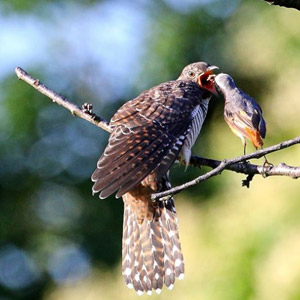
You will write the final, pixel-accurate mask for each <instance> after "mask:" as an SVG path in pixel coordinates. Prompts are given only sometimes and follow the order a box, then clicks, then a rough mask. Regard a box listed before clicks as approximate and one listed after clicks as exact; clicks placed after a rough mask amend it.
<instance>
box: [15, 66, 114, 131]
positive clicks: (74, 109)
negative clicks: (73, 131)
mask: <svg viewBox="0 0 300 300" xmlns="http://www.w3.org/2000/svg"><path fill="white" fill-rule="evenodd" d="M15 72H16V74H17V76H18V78H19V79H21V80H23V81H25V82H27V83H28V84H30V85H31V86H32V87H34V88H35V89H36V90H38V91H39V92H40V93H42V94H43V95H45V96H47V97H48V98H50V99H51V100H52V101H53V102H55V103H57V104H58V105H61V106H63V107H64V108H66V109H67V110H69V111H70V112H71V114H72V115H74V116H76V117H80V118H82V119H84V120H86V121H88V122H90V123H92V124H94V125H96V126H98V127H100V128H102V129H103V130H105V131H107V132H111V129H110V127H109V124H108V122H107V121H105V120H104V119H102V118H101V117H99V116H97V115H95V114H94V113H93V112H92V106H91V104H86V103H85V104H84V105H83V106H82V108H79V107H78V106H77V105H75V104H73V103H71V102H69V101H68V100H67V99H66V98H65V97H63V96H61V95H59V94H57V93H55V92H54V91H52V90H50V89H49V88H48V87H46V86H45V85H44V84H43V83H42V82H41V81H40V80H39V79H35V78H33V77H31V76H30V75H29V74H28V73H27V72H26V71H25V70H23V69H22V68H20V67H17V68H16V69H15Z"/></svg>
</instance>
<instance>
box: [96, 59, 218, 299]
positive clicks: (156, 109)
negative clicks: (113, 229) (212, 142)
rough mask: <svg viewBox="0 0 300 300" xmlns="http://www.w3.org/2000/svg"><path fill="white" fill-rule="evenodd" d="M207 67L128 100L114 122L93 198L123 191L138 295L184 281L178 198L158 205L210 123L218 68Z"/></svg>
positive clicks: (127, 271) (130, 276) (127, 246)
mask: <svg viewBox="0 0 300 300" xmlns="http://www.w3.org/2000/svg"><path fill="white" fill-rule="evenodd" d="M215 68H216V67H214V66H210V65H208V64H207V63H204V62H198V63H193V64H190V65H188V66H187V67H185V68H184V69H183V71H182V73H181V75H180V77H179V78H178V79H177V80H174V81H168V82H165V83H162V84H160V85H158V86H156V87H153V88H151V89H149V90H147V91H144V92H143V93H141V94H140V95H139V96H138V97H137V98H135V99H133V100H131V101H129V102H127V103H125V104H124V105H123V106H122V107H121V108H120V109H119V110H118V111H117V112H116V113H115V115H114V116H113V117H112V119H111V121H110V127H111V129H112V133H111V135H110V137H109V141H108V145H107V147H106V149H105V150H104V153H103V154H102V156H101V157H100V159H99V161H98V164H97V169H96V170H95V171H94V173H93V175H92V181H93V182H94V185H93V193H98V192H100V198H106V197H108V196H110V195H111V194H113V193H114V192H117V193H116V197H117V198H118V197H121V196H122V198H123V201H124V221H123V241H122V275H123V278H124V280H125V283H126V284H127V286H128V287H129V288H134V289H135V290H136V291H137V293H138V294H142V293H143V292H147V293H148V294H151V293H152V290H155V291H156V292H157V293H160V292H161V289H162V287H163V284H165V285H166V286H167V287H168V288H169V289H171V288H172V287H173V285H174V281H175V278H178V279H183V277H184V261H183V256H182V252H181V246H180V241H179V233H178V224H177V217H176V210H175V206H174V201H173V198H171V199H169V200H167V201H155V202H153V201H152V200H151V194H152V193H157V192H161V191H164V190H167V189H169V188H170V187H171V185H170V183H169V180H168V172H169V169H170V168H171V166H172V164H173V163H174V161H175V160H176V159H178V158H181V160H182V161H184V162H185V163H186V164H188V163H189V160H190V157H191V148H192V146H193V145H194V143H195V141H196V138H197V136H198V134H199V132H200V129H201V127H202V124H203V121H204V119H205V116H206V113H207V109H208V103H209V100H210V98H211V92H215V89H214V82H213V76H214V75H213V74H212V73H213V69H215Z"/></svg>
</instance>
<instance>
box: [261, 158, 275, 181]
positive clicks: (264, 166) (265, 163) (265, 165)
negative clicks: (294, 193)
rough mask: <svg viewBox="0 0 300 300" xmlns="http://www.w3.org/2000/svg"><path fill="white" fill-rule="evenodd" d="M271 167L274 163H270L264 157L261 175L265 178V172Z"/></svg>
mask: <svg viewBox="0 0 300 300" xmlns="http://www.w3.org/2000/svg"><path fill="white" fill-rule="evenodd" d="M273 167H274V165H273V164H272V163H270V162H269V161H268V160H267V158H266V157H265V162H264V163H263V166H262V171H261V175H262V177H264V178H266V177H267V176H268V174H267V172H268V171H270V170H271V169H272V168H273Z"/></svg>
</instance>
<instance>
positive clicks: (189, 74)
mask: <svg viewBox="0 0 300 300" xmlns="http://www.w3.org/2000/svg"><path fill="white" fill-rule="evenodd" d="M195 75H196V74H195V72H193V71H189V72H188V76H189V77H195Z"/></svg>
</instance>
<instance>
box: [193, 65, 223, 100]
mask: <svg viewBox="0 0 300 300" xmlns="http://www.w3.org/2000/svg"><path fill="white" fill-rule="evenodd" d="M215 69H219V68H218V67H217V66H209V67H208V68H207V69H206V71H205V72H203V73H201V74H200V76H199V77H198V84H199V85H200V86H201V87H202V88H204V89H206V90H208V91H210V92H211V93H213V94H215V95H218V92H217V90H216V88H215V76H216V75H215V74H214V72H213V71H214V70H215Z"/></svg>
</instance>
